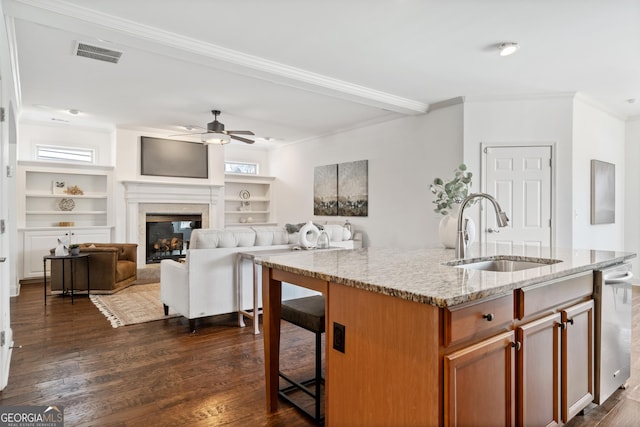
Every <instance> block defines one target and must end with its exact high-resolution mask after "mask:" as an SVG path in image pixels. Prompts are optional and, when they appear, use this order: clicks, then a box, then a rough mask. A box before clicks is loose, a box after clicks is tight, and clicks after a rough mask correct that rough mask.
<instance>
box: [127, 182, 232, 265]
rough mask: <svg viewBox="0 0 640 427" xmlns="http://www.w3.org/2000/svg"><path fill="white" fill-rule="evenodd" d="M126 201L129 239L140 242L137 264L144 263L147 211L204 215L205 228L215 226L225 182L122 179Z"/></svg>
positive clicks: (203, 225)
mask: <svg viewBox="0 0 640 427" xmlns="http://www.w3.org/2000/svg"><path fill="white" fill-rule="evenodd" d="M121 182H122V185H123V186H124V199H125V202H126V204H127V241H128V242H137V243H138V265H139V266H144V263H145V257H146V255H145V247H144V244H145V240H146V239H145V233H146V229H145V217H146V214H147V213H185V214H187V213H189V214H193V213H195V214H201V215H202V227H203V228H208V227H209V226H210V224H211V225H215V224H216V223H217V222H216V218H215V215H216V205H217V204H218V200H219V198H220V196H221V194H222V190H223V188H224V186H223V185H212V184H185V183H170V182H151V181H121Z"/></svg>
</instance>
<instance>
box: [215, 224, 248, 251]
mask: <svg viewBox="0 0 640 427" xmlns="http://www.w3.org/2000/svg"><path fill="white" fill-rule="evenodd" d="M255 242H256V233H255V231H253V230H252V229H250V228H242V229H240V228H239V229H233V230H222V232H221V234H220V241H219V242H218V247H219V248H236V247H247V246H253V245H254V244H255Z"/></svg>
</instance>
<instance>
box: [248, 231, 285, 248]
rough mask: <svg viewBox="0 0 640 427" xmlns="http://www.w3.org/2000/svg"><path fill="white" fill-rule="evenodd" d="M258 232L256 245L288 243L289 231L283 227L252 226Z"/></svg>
mask: <svg viewBox="0 0 640 427" xmlns="http://www.w3.org/2000/svg"><path fill="white" fill-rule="evenodd" d="M251 228H252V229H253V230H254V231H255V233H256V243H255V245H256V246H273V245H286V244H287V243H288V234H287V231H286V230H285V229H284V228H282V227H251Z"/></svg>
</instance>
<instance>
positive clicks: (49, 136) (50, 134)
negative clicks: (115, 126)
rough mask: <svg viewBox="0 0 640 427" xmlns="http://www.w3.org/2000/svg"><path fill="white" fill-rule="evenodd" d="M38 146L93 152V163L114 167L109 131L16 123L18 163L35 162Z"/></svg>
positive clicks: (110, 133)
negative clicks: (18, 132) (85, 149)
mask: <svg viewBox="0 0 640 427" xmlns="http://www.w3.org/2000/svg"><path fill="white" fill-rule="evenodd" d="M38 144H45V145H54V146H58V147H73V148H89V149H93V150H94V152H95V156H96V157H95V158H96V164H97V165H101V166H114V165H115V159H114V157H113V155H112V147H113V144H112V132H111V131H108V130H103V129H88V128H80V127H73V126H69V125H58V124H53V123H52V124H45V123H24V122H21V123H20V136H19V140H18V160H37V159H36V146H37V145H38Z"/></svg>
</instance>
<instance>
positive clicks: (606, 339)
mask: <svg viewBox="0 0 640 427" xmlns="http://www.w3.org/2000/svg"><path fill="white" fill-rule="evenodd" d="M632 277H633V273H632V272H631V264H628V263H623V264H618V265H615V266H613V267H610V268H606V269H603V270H600V271H596V272H595V276H594V280H595V281H594V299H595V308H596V315H595V375H594V377H595V399H594V402H595V403H597V404H601V403H604V401H605V400H607V399H608V398H609V396H611V394H613V392H614V391H616V389H618V388H619V387H621V386H623V385H624V384H625V383H626V382H627V380H628V379H629V376H630V374H631V354H630V351H631V300H632V296H631V278H632Z"/></svg>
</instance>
